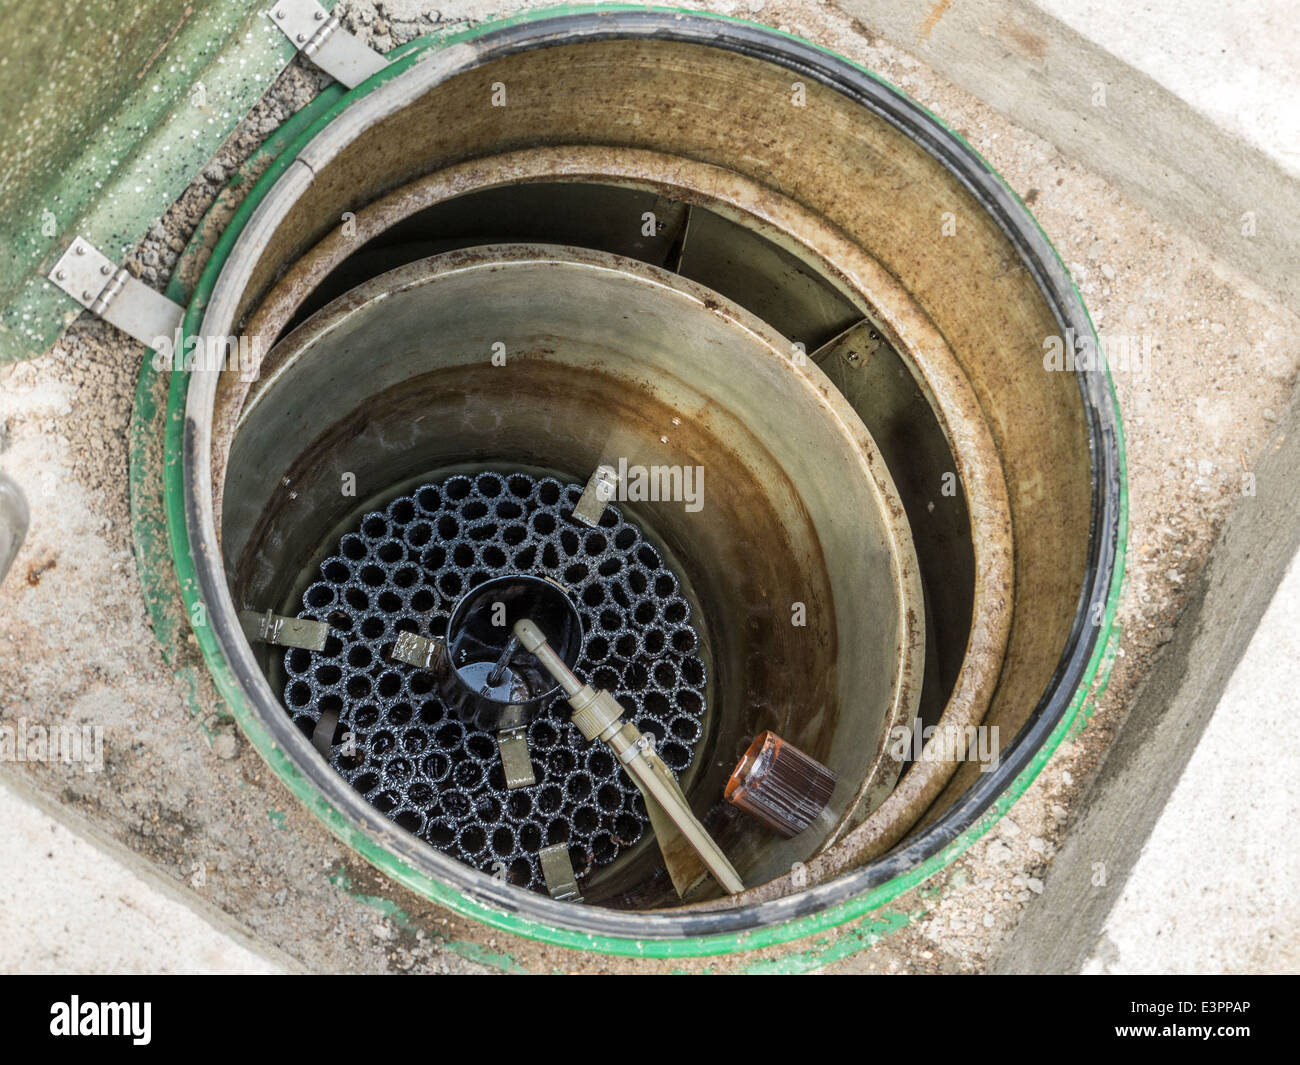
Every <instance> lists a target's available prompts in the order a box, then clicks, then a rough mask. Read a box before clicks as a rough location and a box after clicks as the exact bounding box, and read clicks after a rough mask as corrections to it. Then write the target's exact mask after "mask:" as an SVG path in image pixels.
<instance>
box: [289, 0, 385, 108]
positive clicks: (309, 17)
mask: <svg viewBox="0 0 1300 1065" xmlns="http://www.w3.org/2000/svg"><path fill="white" fill-rule="evenodd" d="M267 14H268V15H269V16H270V18H271V21H272V22H274V23H275V24H276V25H277V26H278V27H279V28H280V31H281V32H282V33H283V34H284V35H285V36H286V37H288V38H289V40H291V41H293V44H294V47H295V48H297V49H298V51H300V52H301V53H302V54H303V55H305V56H306V57H307V58H308V59H310V60H311V61H312V62H313V63H315V64H316V66H318V67H320V68H321V70H323V71H325V73H326V74H328V75H329V76H330V77H331V78H333V79H334V80H335V81H338V82H342V83H343V84H344V85H346V86H347V87H348V88H349V89H354V88H356V87H357V86H358V85H360V84H361V83H362V82H363V81H365V80H366V79H367V78H368V77H370V76H371V75H372V74H377V73H378V72H379V71H381V70H383V69H384V67H386V66H388V60H387V59H385V58H384V57H383V56H382V55H380V54H379V53H378V52H376V51H375V50H374V49H373V48H371V47H370V46H369V45H368V44H365V43H364V42H363V41H362V40H361V39H360V38H358V37H353V36H352V34H350V33H348V31H347V30H344V29H340V28H339V20H338V19H337V18H336V17H335V16H333V15H331V14H330V13H329V12H328V11H326V10H325V9H324V8H323V7H321V5H320V4H318V3H317V2H316V0H280V2H279V3H278V4H276V5H275V7H273V8H271V10H270V11H268V12H267Z"/></svg>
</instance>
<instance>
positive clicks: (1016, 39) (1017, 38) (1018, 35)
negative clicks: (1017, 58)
mask: <svg viewBox="0 0 1300 1065" xmlns="http://www.w3.org/2000/svg"><path fill="white" fill-rule="evenodd" d="M999 29H1001V31H1002V36H1003V37H1004V38H1005V39H1006V42H1007V43H1008V44H1009V45H1011V47H1012V50H1013V51H1016V52H1018V53H1019V54H1020V55H1022V56H1024V57H1025V58H1026V59H1043V58H1045V57H1046V56H1047V38H1046V37H1043V36H1041V35H1040V34H1037V33H1034V32H1033V31H1032V30H1028V29H1026V28H1025V27H1024V26H1018V25H1016V23H1014V22H1009V21H1003V23H1002V24H1001V26H1000V27H999Z"/></svg>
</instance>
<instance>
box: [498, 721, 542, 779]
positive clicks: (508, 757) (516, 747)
mask: <svg viewBox="0 0 1300 1065" xmlns="http://www.w3.org/2000/svg"><path fill="white" fill-rule="evenodd" d="M497 749H498V750H499V751H500V752H501V769H502V770H503V771H504V773H505V775H506V788H507V790H509V791H514V790H515V789H516V788H531V787H532V786H533V785H534V784H536V783H537V776H536V774H534V772H533V756H532V752H530V751H529V750H528V733H527V731H526V730H524V729H522V728H512V729H502V730H501V731H500V732H498V733H497Z"/></svg>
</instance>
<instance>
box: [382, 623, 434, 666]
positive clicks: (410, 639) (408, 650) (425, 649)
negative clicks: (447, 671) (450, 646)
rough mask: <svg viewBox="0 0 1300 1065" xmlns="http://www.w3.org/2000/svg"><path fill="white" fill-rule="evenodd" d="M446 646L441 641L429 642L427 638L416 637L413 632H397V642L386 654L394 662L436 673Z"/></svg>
mask: <svg viewBox="0 0 1300 1065" xmlns="http://www.w3.org/2000/svg"><path fill="white" fill-rule="evenodd" d="M444 654H446V645H445V644H444V643H443V642H442V641H441V640H431V639H429V638H428V637H427V636H417V635H416V634H415V633H413V632H399V633H398V634H397V642H396V643H394V644H393V649H392V650H391V651H389V652H388V657H389V658H390V659H392V661H394V662H405V663H406V664H407V665H408V666H415V668H416V669H427V670H432V671H434V672H438V671H440V669H441V663H442V658H443V655H444Z"/></svg>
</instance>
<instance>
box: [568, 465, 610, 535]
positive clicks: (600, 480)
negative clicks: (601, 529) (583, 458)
mask: <svg viewBox="0 0 1300 1065" xmlns="http://www.w3.org/2000/svg"><path fill="white" fill-rule="evenodd" d="M617 491H618V471H617V470H616V469H614V467H613V466H597V467H596V470H595V472H594V473H592V475H591V476H590V477H588V478H587V487H586V488H584V489H583V490H582V496H581V498H580V499H579V500H578V502H577V505H576V506H574V508H573V516H574V517H575V518H577V519H578V520H579V521H580V522H582V523H583V524H584V525H590V526H591V527H592V528H593V529H594V528H595V527H596V526H597V525H599V524H600V519H601V517H602V516H603V515H604V513H605V504H606V503H608V502H609V501H610V500H611V499H613V498H614V493H615V492H617Z"/></svg>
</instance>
